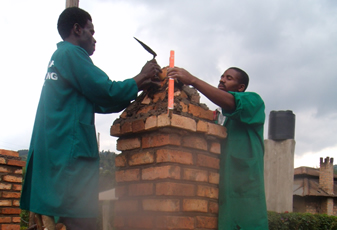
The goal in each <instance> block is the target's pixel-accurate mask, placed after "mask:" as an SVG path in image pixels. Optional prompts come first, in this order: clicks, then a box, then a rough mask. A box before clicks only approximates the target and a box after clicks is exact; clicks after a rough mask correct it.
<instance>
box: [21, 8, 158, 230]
mask: <svg viewBox="0 0 337 230" xmlns="http://www.w3.org/2000/svg"><path fill="white" fill-rule="evenodd" d="M57 28H58V32H59V34H60V36H61V37H62V39H63V41H62V42H60V43H58V44H57V50H56V51H55V52H54V54H53V55H52V57H51V59H50V61H49V65H48V71H47V74H46V76H45V81H44V85H43V88H42V93H41V97H40V101H39V105H38V109H37V113H36V118H35V123H34V128H33V134H32V138H31V143H30V147H29V154H28V159H27V165H26V176H25V181H24V185H23V190H22V196H21V201H20V205H21V209H24V210H30V211H31V212H34V213H37V214H40V215H42V216H43V217H50V218H49V219H53V217H59V222H61V223H63V224H65V226H66V227H67V229H68V230H95V229H96V217H97V215H98V177H99V153H98V146H97V140H96V131H95V125H94V115H95V113H113V112H119V111H121V110H123V109H124V108H126V107H127V106H128V105H129V104H130V101H132V100H134V99H136V97H137V93H138V91H139V90H141V88H142V84H143V83H144V82H147V81H150V80H151V78H152V77H154V76H155V75H156V74H158V73H160V72H161V68H160V66H159V65H158V64H157V63H156V61H155V60H151V61H149V62H147V63H146V64H145V65H144V67H143V68H142V70H141V71H140V73H139V74H137V75H136V76H135V77H133V78H130V79H126V80H124V81H118V82H117V81H112V80H110V79H109V77H108V76H107V75H106V74H105V73H104V72H103V71H102V70H101V69H99V68H98V67H96V66H95V65H94V64H93V62H92V60H91V59H90V57H89V56H91V55H92V54H93V53H94V51H95V43H96V40H95V39H94V37H93V35H94V33H95V30H94V25H93V23H92V19H91V16H90V15H89V13H87V12H86V11H84V10H82V9H80V8H77V7H72V8H67V9H65V10H64V11H63V12H62V13H61V15H60V16H59V19H58V24H57ZM44 224H45V223H44ZM51 228H53V227H48V230H53V229H51Z"/></svg>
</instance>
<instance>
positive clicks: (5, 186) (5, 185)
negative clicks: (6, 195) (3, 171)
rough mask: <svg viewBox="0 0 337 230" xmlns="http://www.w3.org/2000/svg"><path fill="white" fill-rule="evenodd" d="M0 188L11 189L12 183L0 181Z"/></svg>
mask: <svg viewBox="0 0 337 230" xmlns="http://www.w3.org/2000/svg"><path fill="white" fill-rule="evenodd" d="M0 189H1V190H10V189H12V184H4V183H0Z"/></svg>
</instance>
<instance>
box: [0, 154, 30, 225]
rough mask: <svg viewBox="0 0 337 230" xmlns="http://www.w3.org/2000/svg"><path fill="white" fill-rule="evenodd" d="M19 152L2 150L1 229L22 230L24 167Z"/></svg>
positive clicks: (0, 164) (0, 178)
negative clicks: (21, 198) (21, 207)
mask: <svg viewBox="0 0 337 230" xmlns="http://www.w3.org/2000/svg"><path fill="white" fill-rule="evenodd" d="M25 164H26V162H24V161H21V159H20V157H19V153H18V152H14V151H9V150H4V149H0V196H1V198H0V229H11V230H20V213H21V209H20V207H19V206H20V203H19V202H20V195H21V189H22V185H21V183H22V167H24V166H25Z"/></svg>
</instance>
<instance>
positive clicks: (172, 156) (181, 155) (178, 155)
mask: <svg viewBox="0 0 337 230" xmlns="http://www.w3.org/2000/svg"><path fill="white" fill-rule="evenodd" d="M156 154H157V163H159V162H174V163H180V164H187V165H192V164H193V156H192V153H190V152H183V151H178V150H173V149H159V150H157V152H156Z"/></svg>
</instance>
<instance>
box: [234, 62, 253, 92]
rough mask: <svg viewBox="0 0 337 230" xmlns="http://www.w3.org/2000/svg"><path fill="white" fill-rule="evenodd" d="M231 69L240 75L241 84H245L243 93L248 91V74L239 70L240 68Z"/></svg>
mask: <svg viewBox="0 0 337 230" xmlns="http://www.w3.org/2000/svg"><path fill="white" fill-rule="evenodd" d="M229 69H233V70H235V71H236V72H238V73H239V74H240V79H239V81H240V84H244V85H245V89H244V90H243V91H246V89H247V87H248V83H249V76H248V74H247V73H246V72H245V71H243V70H242V69H240V68H238V67H230V68H229Z"/></svg>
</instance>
